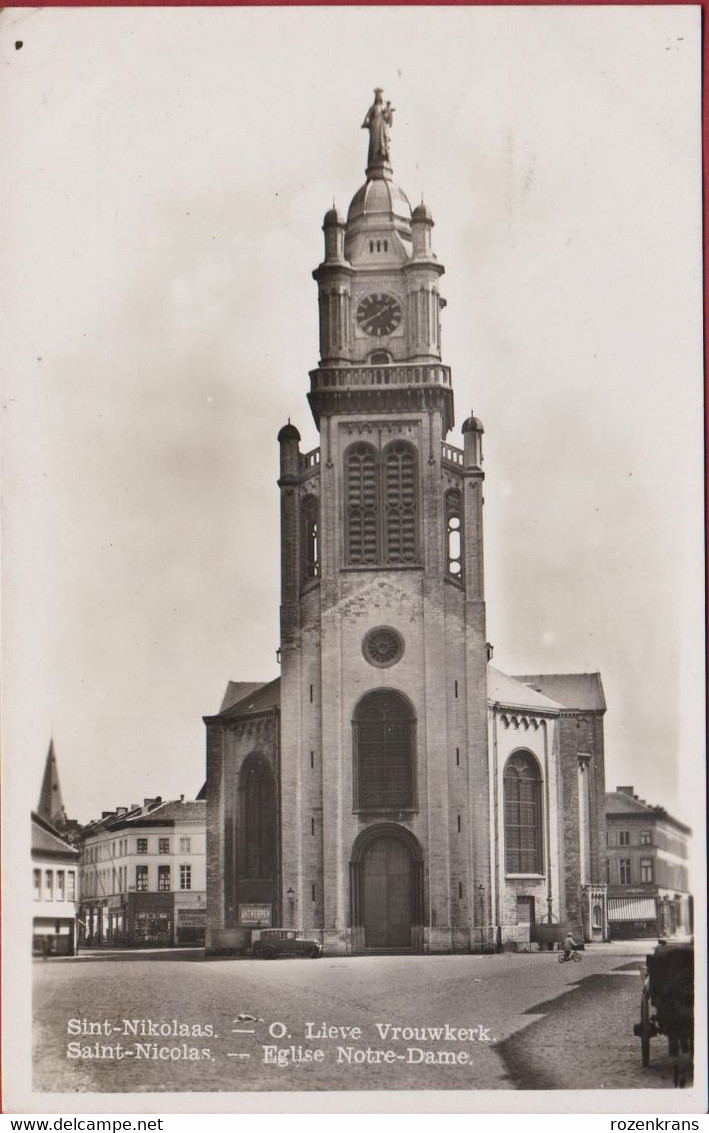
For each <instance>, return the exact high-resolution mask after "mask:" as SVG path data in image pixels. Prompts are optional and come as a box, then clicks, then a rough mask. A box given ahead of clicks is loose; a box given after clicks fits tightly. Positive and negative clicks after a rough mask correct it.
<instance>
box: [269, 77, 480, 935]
mask: <svg viewBox="0 0 709 1133" xmlns="http://www.w3.org/2000/svg"><path fill="white" fill-rule="evenodd" d="M392 117H393V108H392V107H391V105H390V104H389V103H385V102H384V100H383V98H382V92H381V90H377V91H375V100H374V103H373V105H372V106H371V108H370V110H369V111H368V113H367V116H366V118H365V121H364V124H363V125H364V127H366V128H367V129H368V131H369V152H368V162H367V169H366V181H365V183H364V185H362V187H361V188H360V189H358V191H357V192H356V193H355V195H354V197H353V198H352V202H351V204H350V207H349V210H348V213H347V218H346V219H344V218H343V216H342V215H341V214H340V213H339V212H338V211H337V210H336V209H335V208H334V207H333V208H332V209H331V210H330V211H329V212H327V213H326V215H325V220H324V225H323V232H324V257H323V260H322V263H321V264H320V265H319V266H318V267H317V269H316V270H315V271H314V273H313V274H314V278H315V280H316V282H317V287H318V300H319V324H320V361H319V364H318V366H317V368H316V369H314V370H313V371H312V372H311V374H310V392H309V394H308V401H309V404H310V408H311V411H312V413H313V417H314V419H315V423H316V425H317V427H318V430H319V433H320V447H319V448H318V449H316V450H314V451H313V452H309V453H301V452H300V436H299V434H298V431H297V429H296V428H295V427H294V426H293V425H291V424H290V423H289V424H287V425H286V426H285V427H284V428H283V429H282V430H281V432H280V434H279V437H278V440H279V445H280V478H279V487H280V492H281V541H282V548H281V563H282V588H281V689H280V785H279V795H280V814H281V821H280V862H281V866H280V895H281V910H282V917H283V923H284V924H285V925H291V926H293V927H297V928H299V929H302V930H304V931H307V930H318V931H320V932H321V933H322V936H323V942H324V945H325V949H326V951H328V952H330V953H337V952H340V953H352V952H364V951H372V950H374V951H379V950H386V949H391V950H395V951H406V950H411V951H414V952H449V951H451V950H465V951H468V950H469V949H470V948H471V947H472V948H473V949H478V948H482V947H488V946H489V945H490V943H491V929H490V920H491V918H490V907H489V903H490V891H491V870H490V861H491V855H493V853H494V849H493V847H492V845H491V838H492V834H491V824H490V798H491V794H490V775H489V769H488V741H487V684H486V680H487V678H486V663H487V646H486V635H485V602H484V586H483V535H482V504H483V498H482V488H483V472H482V452H481V441H482V432H483V429H482V425H481V424H480V422H479V421H478V420H477V419H476V418H475V417H472V416H471V417H470V418H469V419H468V420H466V421H465V423H464V425H463V448H462V449H460V448H456V447H453V446H452V445H450V444H448V443H447V441H446V438H447V436H448V434H449V432H450V430H451V429H452V428H453V425H454V416H453V388H452V382H451V372H450V369H449V367H448V366H446V365H445V364H444V361H443V356H442V349H441V327H440V323H441V312H442V310H443V308H444V307H445V300H444V299H443V298H442V297H441V294H440V290H439V287H440V280H441V277H442V275H443V272H444V268H443V265H442V264H441V263H440V262H439V261H438V259H437V258H436V255H435V253H434V251H433V242H432V230H433V227H434V224H433V217H432V215H431V211H430V209H429V208H428V206H427V205H425V204H423V203H422V204H420V205H418V206H417V207H416V208H414V209H413V211H412V209H411V207H410V205H409V201H408V199H407V197H406V195H405V194H404V192H403V191H402V190H401V189H400V188H399V186H398V185H397V184H396V182H395V181H394V179H393V173H392V165H391V157H390V133H391V127H392Z"/></svg>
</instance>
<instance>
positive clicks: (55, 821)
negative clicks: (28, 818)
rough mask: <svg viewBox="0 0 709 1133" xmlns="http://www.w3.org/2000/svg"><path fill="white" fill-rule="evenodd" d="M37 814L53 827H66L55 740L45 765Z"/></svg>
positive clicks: (51, 742) (50, 747)
mask: <svg viewBox="0 0 709 1133" xmlns="http://www.w3.org/2000/svg"><path fill="white" fill-rule="evenodd" d="M37 814H38V815H39V816H40V818H43V819H45V821H46V822H50V823H51V824H52V826H56V827H58V828H61V827H62V826H65V825H66V811H65V809H64V801H63V799H62V789H61V787H60V786H59V770H58V768H57V757H56V754H55V752H54V739H51V740H50V741H49V751H48V752H47V761H46V763H45V765H44V778H43V779H42V789H41V791H40V793H39V803H38V804H37Z"/></svg>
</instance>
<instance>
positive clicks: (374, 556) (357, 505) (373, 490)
mask: <svg viewBox="0 0 709 1133" xmlns="http://www.w3.org/2000/svg"><path fill="white" fill-rule="evenodd" d="M345 476H346V492H347V561H348V563H351V564H353V565H356V566H359V565H365V564H372V565H375V564H376V563H378V562H379V498H378V497H379V484H378V475H377V460H376V455H375V452H374V449H373V448H372V447H371V445H366V444H356V445H353V446H352V447H351V448H350V449H348V451H347V458H346V466H345Z"/></svg>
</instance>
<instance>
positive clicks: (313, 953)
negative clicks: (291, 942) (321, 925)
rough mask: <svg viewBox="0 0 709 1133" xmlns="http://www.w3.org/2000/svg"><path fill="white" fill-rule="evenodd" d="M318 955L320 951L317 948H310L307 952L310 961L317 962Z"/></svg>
mask: <svg viewBox="0 0 709 1133" xmlns="http://www.w3.org/2000/svg"><path fill="white" fill-rule="evenodd" d="M319 955H320V949H319V948H311V949H310V951H309V952H308V956H309V957H310V959H311V960H317V959H318V957H319Z"/></svg>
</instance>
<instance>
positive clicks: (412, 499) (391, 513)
mask: <svg viewBox="0 0 709 1133" xmlns="http://www.w3.org/2000/svg"><path fill="white" fill-rule="evenodd" d="M384 482H385V486H384V507H385V520H384V527H385V534H386V561H387V562H388V563H415V562H416V558H417V555H416V457H415V456H414V454H413V452H412V451H411V448H410V447H409V446H408V445H407V444H404V443H403V442H400V441H395V442H394V444H393V445H390V446H389V448H388V449H387V450H386V453H385V458H384Z"/></svg>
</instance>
